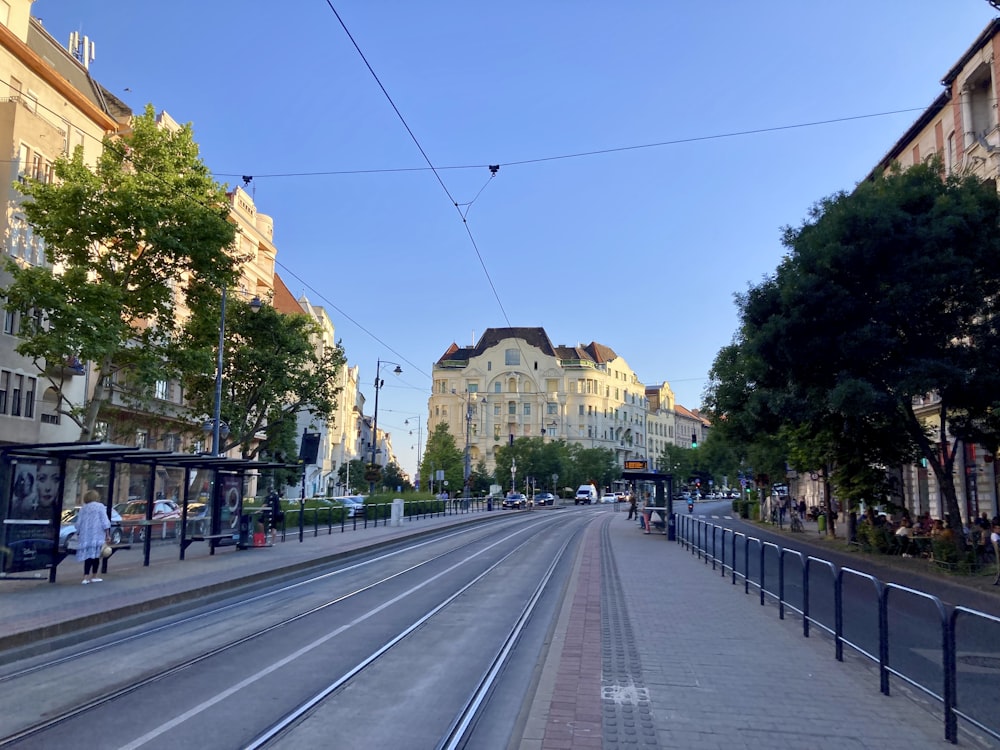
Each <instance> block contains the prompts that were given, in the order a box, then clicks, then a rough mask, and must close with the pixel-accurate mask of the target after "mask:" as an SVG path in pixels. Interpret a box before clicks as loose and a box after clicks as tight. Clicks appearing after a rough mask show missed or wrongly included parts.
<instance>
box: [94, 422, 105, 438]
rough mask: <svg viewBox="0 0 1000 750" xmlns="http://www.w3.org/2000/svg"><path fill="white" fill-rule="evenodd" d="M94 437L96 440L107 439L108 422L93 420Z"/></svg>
mask: <svg viewBox="0 0 1000 750" xmlns="http://www.w3.org/2000/svg"><path fill="white" fill-rule="evenodd" d="M94 438H95V439H96V440H101V441H104V440H107V439H108V423H107V422H95V423H94Z"/></svg>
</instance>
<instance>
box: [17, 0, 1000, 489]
mask: <svg viewBox="0 0 1000 750" xmlns="http://www.w3.org/2000/svg"><path fill="white" fill-rule="evenodd" d="M276 8H277V9H279V10H285V9H288V10H289V11H290V12H288V13H278V14H275V9H276ZM334 9H335V10H336V12H334ZM33 14H34V15H35V16H36V17H39V18H41V19H42V20H43V23H44V25H45V27H46V28H47V29H48V31H49V32H50V33H51V34H52V35H53V36H54V37H55V38H56V39H58V40H59V41H61V42H64V43H65V42H66V40H68V38H69V34H70V32H71V31H79V32H81V33H83V34H85V35H87V36H89V37H90V39H91V40H92V41H93V42H94V43H95V46H96V59H95V61H94V62H93V63H92V65H91V73H92V74H93V76H94V77H95V78H96V79H97V80H98V81H100V82H101V83H102V84H103V85H104V86H105V87H106V88H108V89H109V90H110V91H112V92H113V93H115V94H116V95H117V96H119V97H120V98H121V99H123V100H124V101H125V102H126V103H128V104H129V105H130V106H132V108H133V109H134V110H137V111H138V110H141V109H142V108H143V107H144V106H145V105H146V104H147V103H152V104H153V105H154V107H155V108H156V109H157V110H166V111H167V112H169V113H170V114H171V116H172V117H174V119H176V120H178V121H180V122H190V123H192V124H193V127H194V134H195V139H196V140H197V142H198V143H199V145H200V147H201V153H202V158H203V159H204V161H205V163H206V164H207V165H208V167H209V168H210V169H211V170H212V172H213V173H214V174H215V176H216V178H217V179H218V180H219V181H220V182H225V183H228V184H230V185H236V184H241V183H242V180H241V176H242V175H252V176H253V178H254V179H253V181H252V183H251V185H250V187H249V190H250V191H251V192H252V193H253V194H254V197H255V200H256V202H257V207H258V209H259V210H260V211H261V212H263V213H266V214H269V215H271V216H272V217H273V218H274V222H275V243H276V245H277V247H278V264H279V265H278V272H279V273H280V274H281V276H282V277H283V278H284V279H285V281H286V283H287V284H288V286H289V288H290V289H291V290H292V292H293V293H294V294H295V295H297V296H298V295H300V294H306V295H307V296H308V297H309V298H310V300H311V301H312V302H314V303H315V304H319V305H323V306H324V307H326V308H327V309H328V311H329V313H330V316H331V318H332V319H333V321H334V323H335V325H336V329H337V336H338V338H340V339H341V340H342V341H343V344H344V346H345V349H346V351H347V355H348V359H349V361H350V363H351V364H357V365H359V366H360V368H361V380H362V383H363V391H364V393H365V395H366V397H367V399H368V407H367V411H369V412H370V411H371V405H372V402H373V400H374V391H373V388H372V381H373V379H374V376H375V372H374V371H375V367H376V361H378V360H380V359H381V360H383V361H387V360H388V361H391V362H396V363H399V364H400V365H401V366H402V368H403V370H404V372H403V374H402V375H401V376H398V377H396V376H393V375H392V374H391V370H392V367H388V368H384V369H383V376H384V377H385V380H386V383H385V387H384V388H383V390H382V391H381V394H380V396H379V426H380V427H384V428H385V429H387V430H389V431H390V432H392V434H393V444H394V447H395V449H396V452H397V453H398V454H399V456H400V459H401V464H402V466H403V468H404V469H405V470H407V471H411V472H412V471H413V470H414V468H415V463H416V461H415V455H416V450H415V446H416V433H415V432H414V435H413V436H412V437H410V436H409V434H408V430H409V428H408V427H405V426H404V424H403V421H404V420H405V419H406V417H408V416H409V417H412V416H414V415H418V414H419V415H421V417H422V418H421V425H422V432H423V436H422V437H423V439H424V440H426V423H425V419H426V416H425V415H426V410H427V396H428V394H429V392H430V384H431V370H432V365H433V363H434V362H435V361H436V360H437V359H438V358H439V357H440V356H441V354H443V353H444V351H445V350H446V349H447V347H448V346H449V345H450V344H451V343H452V342H456V343H458V344H460V345H467V344H470V343H473V342H474V341H475V340H476V339H478V337H479V336H480V335H481V334H482V332H483V331H484V330H485V329H486V328H488V327H503V326H507V325H513V326H543V327H544V328H545V330H546V331H547V332H548V334H549V337H550V338H551V339H552V342H553V344H566V345H574V344H577V343H582V344H586V343H589V342H590V341H597V342H599V343H601V344H605V345H607V346H610V347H611V348H613V349H614V350H615V351H616V352H617V353H618V355H619V356H621V357H622V358H624V359H625V361H626V362H628V364H629V365H630V366H631V367H632V369H633V370H634V371H635V372H636V373H637V375H638V376H639V378H640V379H641V380H642V381H643V382H645V383H647V384H655V383H659V382H662V381H664V380H666V381H668V382H669V383H670V384H671V386H672V387H673V389H674V391H675V393H676V394H677V398H678V401H679V403H681V404H683V405H685V406H688V407H697V406H698V405H699V404H700V402H701V394H702V391H703V389H704V387H705V384H706V377H707V373H708V370H709V368H710V367H711V364H712V361H713V360H714V358H715V355H716V353H717V352H718V351H719V349H720V348H721V347H723V346H725V345H726V344H727V343H729V342H730V340H731V338H732V336H733V333H734V331H735V330H736V325H737V318H736V307H735V305H734V302H733V295H734V293H738V292H741V291H744V290H745V289H746V288H747V286H748V284H755V283H757V282H759V281H760V280H761V278H763V277H764V276H765V275H767V274H769V273H771V272H772V271H773V270H774V269H775V267H776V266H777V264H778V262H779V260H780V258H781V255H782V247H781V245H780V242H779V238H780V233H781V228H782V227H783V226H786V225H793V226H794V225H798V224H800V223H801V222H802V221H803V219H804V218H805V216H806V213H807V211H808V209H809V207H810V206H811V205H812V204H813V203H815V202H816V201H817V200H819V199H820V198H822V197H824V196H826V195H829V194H831V193H833V192H836V191H838V190H850V189H852V188H853V186H854V185H855V184H856V183H857V181H859V180H860V179H862V178H864V176H865V175H866V174H867V173H868V172H869V171H870V170H871V168H872V167H873V166H874V165H875V164H876V163H877V162H878V160H879V159H880V158H881V157H882V156H884V155H885V153H886V152H887V151H888V150H889V149H890V148H891V146H892V145H893V144H894V143H895V141H896V140H897V139H898V138H899V137H900V136H901V135H902V133H903V132H904V131H905V130H906V128H907V127H908V126H909V125H910V124H911V123H912V122H913V121H914V120H915V119H916V118H917V116H918V115H919V113H920V111H922V110H923V109H924V108H925V107H927V106H928V105H929V104H930V103H931V102H932V101H933V99H934V98H935V97H936V96H937V95H938V93H940V90H941V86H940V80H941V79H942V78H943V77H944V75H945V74H946V73H947V72H948V70H949V69H950V68H951V67H952V65H953V64H954V63H955V62H956V61H957V60H958V58H959V56H960V55H961V54H962V53H963V52H964V51H965V50H966V49H967V48H968V47H969V46H970V45H971V44H972V42H973V41H974V39H975V38H976V36H977V35H978V34H979V32H980V31H982V29H983V28H984V27H985V26H986V24H987V23H989V21H990V20H991V19H992V18H993V17H994V11H993V9H992V8H991V7H990V5H989V4H988V3H987V2H986V0H875V1H873V0H840V2H836V3H830V2H827V3H813V2H801V0H764V2H760V3H745V2H735V1H729V0H722V1H721V2H714V3H699V2H684V3H682V2H674V1H671V0H661V1H660V2H646V1H644V2H624V3H610V2H604V3H598V2H591V1H590V0H576V1H575V2H569V0H559V1H542V2H539V0H534V1H533V2H525V1H524V0H510V1H509V2H506V3H492V4H480V3H458V2H443V1H442V2H438V1H436V0H425V1H424V2H400V1H398V0H396V1H392V2H389V1H385V2H383V1H380V0H367V1H366V2H360V1H359V0H349V1H344V2H333V1H332V0H331V2H330V3H328V2H326V1H325V0H312V1H311V2H302V1H301V0H300V1H299V2H295V3H294V4H289V5H288V6H285V5H283V4H275V3H273V2H264V0H241V2H234V1H232V0H212V2H203V1H196V0H175V2H173V3H138V2H135V0H128V1H125V0H36V2H35V4H34V6H33ZM338 15H339V18H340V20H338ZM341 20H342V21H343V24H344V26H346V28H347V30H348V31H349V32H350V37H349V36H348V34H347V33H346V32H345V30H344V28H343V27H342V25H341ZM351 38H353V40H354V42H352V41H351ZM354 43H356V44H357V46H358V47H359V48H360V51H361V53H363V55H364V59H363V58H362V56H361V54H359V52H358V50H357V49H355V46H354ZM365 60H367V65H370V66H371V68H372V70H374V72H375V74H376V75H377V76H378V79H379V81H381V85H382V86H383V87H384V88H385V91H386V92H388V95H389V97H391V100H392V104H390V102H389V100H388V99H387V97H386V95H385V93H383V91H382V89H381V88H380V86H379V83H378V82H377V81H376V80H375V78H373V76H372V73H371V72H370V71H369V69H368V67H367V65H366V62H365ZM393 104H394V105H395V109H398V112H399V114H400V115H402V120H401V119H400V116H399V115H397V113H396V111H394V107H393ZM890 112H895V113H896V114H885V113H890ZM404 120H405V125H404V122H403V121H404ZM813 123H825V124H813ZM408 130H409V132H408ZM410 133H412V136H413V137H411V134H410ZM414 138H415V140H414ZM415 141H416V142H415ZM418 144H419V145H418ZM653 144H657V145H653ZM425 157H426V158H425ZM428 161H429V162H430V164H432V165H433V166H434V167H435V168H437V172H436V173H435V172H434V171H432V170H431V169H430V168H429V167H428ZM490 164H499V165H500V169H499V171H498V172H497V174H496V175H495V176H493V177H491V173H490V170H489V169H488V165H490ZM455 203H458V204H459V206H458V207H456V206H455V205H454V204H455ZM498 298H499V300H498ZM414 423H415V420H412V419H411V426H412V425H413V424H414Z"/></svg>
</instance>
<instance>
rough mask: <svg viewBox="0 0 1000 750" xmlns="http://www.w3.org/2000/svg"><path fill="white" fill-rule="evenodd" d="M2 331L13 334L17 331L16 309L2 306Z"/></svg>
mask: <svg viewBox="0 0 1000 750" xmlns="http://www.w3.org/2000/svg"><path fill="white" fill-rule="evenodd" d="M3 332H4V333H6V334H8V335H10V336H13V335H14V334H16V333H17V311H16V310H11V309H8V308H4V311H3Z"/></svg>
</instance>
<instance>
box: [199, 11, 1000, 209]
mask: <svg viewBox="0 0 1000 750" xmlns="http://www.w3.org/2000/svg"><path fill="white" fill-rule="evenodd" d="M998 2H1000V0H998ZM926 109H927V107H908V108H905V109H893V110H888V111H885V112H870V113H868V114H864V115H848V116H846V117H834V118H831V119H828V120H813V121H810V122H799V123H793V124H791V125H774V126H772V127H766V128H751V129H749V130H734V131H732V132H728V133H712V134H709V135H695V136H690V137H687V138H674V139H671V140H668V141H654V142H652V143H639V144H632V145H629V146H610V147H608V148H599V149H592V150H590V151H577V152H573V153H568V154H554V155H552V156H538V157H532V158H530V159H516V160H513V161H502V162H500V163H499V164H453V165H450V166H433V165H431V166H426V167H392V168H383V169H342V170H326V171H322V172H272V173H269V174H257V175H255V176H256V177H258V178H260V177H336V176H343V175H353V174H379V173H392V172H427V171H433V172H435V173H437V172H443V171H446V170H458V169H483V168H484V167H487V168H489V169H490V171H491V172H493V171H494V167H496V168H497V169H499V168H500V167H522V166H526V165H529V164H543V163H545V162H550V161H561V160H565V159H583V158H586V157H588V156H602V155H604V154H617V153H622V152H625V151H639V150H643V149H651V148H664V147H666V146H681V145H684V144H687V143H699V142H702V141H717V140H723V139H726V138H742V137H744V136H748V135H762V134H764V133H777V132H781V131H783V130H798V129H801V128H815V127H820V126H822V125H836V124H838V123H843V122H855V121H857V120H868V119H873V118H876V117H890V116H892V115H902V114H909V113H911V112H923V111H925V110H926ZM217 174H218V175H219V176H222V177H239V176H240V175H238V174H236V173H229V172H218V173H217ZM439 180H440V178H439ZM487 184H488V183H487ZM448 197H449V198H450V197H451V195H450V194H449V196H448ZM477 197H478V196H477ZM456 205H457V204H456Z"/></svg>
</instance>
